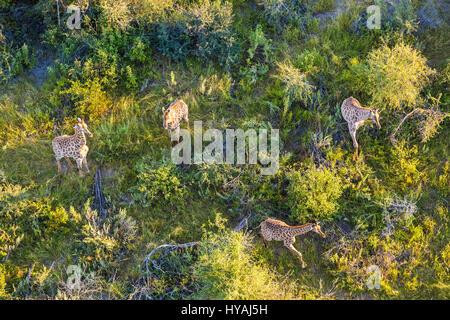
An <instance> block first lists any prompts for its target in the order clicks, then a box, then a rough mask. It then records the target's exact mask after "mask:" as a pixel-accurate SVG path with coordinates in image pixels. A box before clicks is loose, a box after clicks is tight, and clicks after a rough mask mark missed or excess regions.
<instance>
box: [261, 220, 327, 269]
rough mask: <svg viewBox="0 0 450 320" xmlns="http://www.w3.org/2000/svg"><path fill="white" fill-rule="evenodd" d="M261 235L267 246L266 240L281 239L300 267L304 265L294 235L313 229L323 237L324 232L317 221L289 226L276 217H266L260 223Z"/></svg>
mask: <svg viewBox="0 0 450 320" xmlns="http://www.w3.org/2000/svg"><path fill="white" fill-rule="evenodd" d="M260 226H261V236H262V238H263V241H264V245H265V246H266V247H267V241H271V240H276V241H283V242H284V246H285V247H286V248H288V249H289V250H290V251H291V252H292V253H294V254H296V255H297V256H298V258H299V259H300V262H301V263H302V268H305V267H306V264H305V262H304V261H303V258H302V254H301V253H300V252H298V251H297V250H296V249H295V247H294V243H295V237H296V236H299V235H302V234H305V233H308V232H310V231H314V232H315V233H318V234H320V235H321V236H322V237H324V238H325V234H324V233H323V232H322V230H320V226H319V223H317V222H311V223H307V224H304V225H301V226H294V227H292V226H289V225H287V224H286V223H284V222H283V221H280V220H276V219H267V220H265V221H263V222H261V224H260Z"/></svg>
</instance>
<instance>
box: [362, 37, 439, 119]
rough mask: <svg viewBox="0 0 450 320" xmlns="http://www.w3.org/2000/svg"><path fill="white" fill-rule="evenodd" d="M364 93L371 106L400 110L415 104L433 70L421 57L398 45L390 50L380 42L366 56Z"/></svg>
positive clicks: (414, 51) (400, 44)
mask: <svg viewBox="0 0 450 320" xmlns="http://www.w3.org/2000/svg"><path fill="white" fill-rule="evenodd" d="M368 66H369V68H368V83H367V90H368V92H369V94H370V95H371V96H372V103H373V105H375V106H379V107H381V108H383V109H385V110H386V111H396V110H402V109H404V108H407V107H409V106H414V105H415V104H417V102H418V99H419V94H420V91H421V90H422V89H423V88H424V87H425V85H426V84H427V83H428V81H429V76H431V75H433V74H434V73H435V71H434V70H433V69H431V68H430V67H428V66H427V59H426V58H425V57H424V56H422V54H421V53H420V52H419V51H418V50H416V49H414V48H412V47H411V46H409V45H407V44H406V43H404V42H399V43H397V44H396V45H394V46H393V47H392V48H391V47H389V46H388V44H387V43H384V44H383V45H382V46H381V47H380V48H378V49H375V50H373V51H371V52H370V53H369V56H368Z"/></svg>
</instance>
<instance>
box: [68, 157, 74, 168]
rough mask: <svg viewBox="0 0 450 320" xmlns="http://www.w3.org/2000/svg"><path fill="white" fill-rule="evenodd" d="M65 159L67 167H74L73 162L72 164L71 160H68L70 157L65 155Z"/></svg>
mask: <svg viewBox="0 0 450 320" xmlns="http://www.w3.org/2000/svg"><path fill="white" fill-rule="evenodd" d="M66 161H67V163H68V164H69V167H71V168H72V169H74V166H73V164H72V161H70V158H69V157H66Z"/></svg>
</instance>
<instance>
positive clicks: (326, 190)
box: [288, 167, 344, 222]
mask: <svg viewBox="0 0 450 320" xmlns="http://www.w3.org/2000/svg"><path fill="white" fill-rule="evenodd" d="M288 179H289V189H288V196H289V203H290V206H291V208H292V211H291V217H292V218H293V219H295V220H296V221H299V222H308V221H309V220H314V221H317V220H321V221H322V220H332V219H333V215H334V214H335V213H336V212H337V210H338V208H339V205H338V203H337V200H338V199H339V197H340V196H341V194H342V191H343V187H344V184H343V182H342V181H341V179H340V178H339V176H337V175H336V174H335V173H334V172H333V171H332V170H331V169H327V168H320V169H316V168H315V167H310V168H307V169H306V170H305V171H297V170H294V171H291V172H290V173H288Z"/></svg>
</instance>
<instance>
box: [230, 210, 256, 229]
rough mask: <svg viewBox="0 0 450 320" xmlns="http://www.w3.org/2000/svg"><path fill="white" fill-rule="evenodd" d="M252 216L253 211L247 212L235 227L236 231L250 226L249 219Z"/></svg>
mask: <svg viewBox="0 0 450 320" xmlns="http://www.w3.org/2000/svg"><path fill="white" fill-rule="evenodd" d="M251 216H252V214H251V213H249V214H247V215H246V216H245V217H244V218H243V219H242V220H241V221H240V222H239V223H238V225H237V226H236V227H234V231H237V232H239V231H241V230H242V229H244V228H245V227H248V220H249V219H250V217H251Z"/></svg>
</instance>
